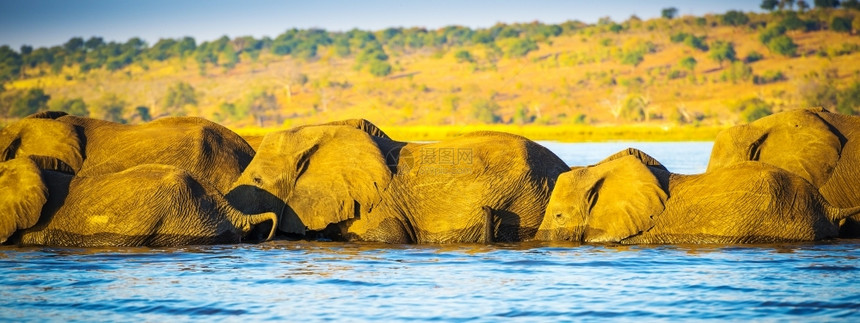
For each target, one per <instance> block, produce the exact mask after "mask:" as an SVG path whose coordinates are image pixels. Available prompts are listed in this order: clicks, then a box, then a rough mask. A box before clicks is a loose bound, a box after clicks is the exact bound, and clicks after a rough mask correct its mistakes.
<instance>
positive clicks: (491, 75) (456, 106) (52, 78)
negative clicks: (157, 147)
mask: <svg viewBox="0 0 860 323" xmlns="http://www.w3.org/2000/svg"><path fill="white" fill-rule="evenodd" d="M687 18H689V17H685V18H684V19H687ZM708 19H709V21H713V20H714V17H713V16H709V17H708ZM769 19H776V18H769ZM648 23H655V24H657V25H658V27H657V28H656V29H654V30H651V31H649V30H648V29H647V28H645V27H642V26H643V25H644V24H648ZM638 26H639V27H634V28H632V29H630V30H625V31H623V32H621V33H618V34H616V33H612V32H608V31H602V30H601V29H600V27H589V28H586V29H581V30H579V31H577V32H575V33H572V34H568V35H563V36H560V37H555V38H552V39H551V42H541V43H539V49H538V50H536V51H534V52H531V53H529V54H528V55H527V56H526V57H522V58H512V57H507V56H502V57H496V58H493V59H490V58H489V57H488V56H487V54H488V52H489V51H488V50H487V48H486V47H485V46H483V45H470V46H465V47H453V48H445V49H442V50H440V51H437V50H436V49H420V50H399V49H392V48H386V51H387V52H388V53H389V56H390V59H389V62H390V63H391V64H392V65H393V66H394V70H393V72H392V75H390V76H388V77H383V78H380V77H375V76H372V75H370V73H368V72H367V71H366V70H356V69H354V66H355V60H354V58H353V57H347V58H339V57H336V56H335V55H333V54H331V49H330V48H325V47H323V48H320V50H319V53H320V57H319V58H318V59H314V60H311V61H304V60H300V59H296V58H294V57H290V56H283V57H281V56H275V55H273V54H271V53H267V52H266V53H263V54H262V55H261V56H260V59H259V60H258V61H256V62H251V61H250V60H248V59H245V60H243V61H242V62H241V63H239V64H238V65H236V67H235V68H233V69H231V70H225V69H224V68H223V67H216V66H211V65H210V66H208V67H207V69H206V71H207V74H206V75H202V76H201V75H199V74H198V66H197V63H196V62H194V60H193V59H186V60H185V61H184V62H183V61H180V60H179V59H173V60H169V61H166V62H149V63H148V65H147V67H146V68H142V67H140V66H137V65H133V66H130V67H128V68H125V69H123V70H120V71H116V72H107V71H105V70H96V71H91V72H89V73H85V74H83V73H80V72H78V71H77V70H76V68H64V70H63V72H62V73H61V75H52V74H51V73H47V74H46V75H45V76H38V75H39V74H38V73H36V72H37V71H30V72H28V75H30V76H31V77H30V78H27V79H24V80H19V81H13V82H10V83H8V84H6V85H5V86H6V88H7V89H26V88H32V87H42V88H44V90H45V91H46V93H48V94H49V95H51V97H52V98H58V99H62V98H76V97H81V98H83V99H84V101H86V102H87V104H97V102H98V101H99V99H100V98H101V97H102V96H104V95H105V94H107V93H115V94H118V96H119V97H120V98H122V99H124V100H125V102H126V103H127V108H128V110H129V111H130V110H132V109H133V108H134V107H137V106H146V107H149V108H150V109H151V114H152V115H156V116H157V115H160V114H162V113H163V112H164V111H165V108H164V107H163V105H164V98H165V96H166V92H167V89H168V88H169V87H170V86H172V85H174V84H176V83H177V82H180V81H183V82H188V83H189V84H191V85H192V86H193V87H194V88H195V90H196V92H197V93H198V104H197V106H189V107H188V109H187V114H188V115H197V116H202V117H205V118H210V119H213V120H215V121H218V122H220V123H223V124H225V125H228V126H230V127H234V128H245V127H249V126H251V125H254V124H255V123H254V120H253V119H252V118H251V117H248V118H245V119H241V120H232V119H227V118H223V116H219V115H218V107H219V106H220V105H221V104H223V103H235V104H239V103H241V102H242V100H244V99H245V97H246V96H247V94H248V93H250V92H252V91H254V90H256V89H262V90H265V91H268V92H269V93H272V94H273V95H274V96H275V97H276V99H277V102H278V105H279V110H278V111H277V112H276V113H275V114H278V115H280V116H281V117H282V118H281V119H278V120H277V121H268V122H267V123H266V124H265V125H266V126H267V127H273V128H279V127H291V126H296V125H301V124H314V123H324V122H330V121H333V120H339V119H347V118H364V119H368V120H370V121H371V122H373V123H375V124H377V125H380V126H383V128H384V129H385V130H386V131H387V132H390V133H391V134H392V136H393V137H395V138H398V137H399V136H400V137H402V138H405V139H415V140H435V139H441V138H447V137H450V136H453V135H455V134H457V133H461V132H463V131H464V130H463V129H468V130H477V129H489V130H502V131H507V132H514V133H520V134H523V135H526V136H527V137H529V138H532V139H537V140H544V139H547V140H563V141H583V140H584V141H603V140H624V139H642V140H693V139H695V140H699V139H708V138H712V137H713V136H714V134H715V133H716V130H715V129H719V128H720V127H725V126H731V125H734V124H737V123H739V122H741V119H740V117H739V116H738V112H737V111H733V110H732V106H733V105H735V103H736V102H738V101H739V100H743V99H747V98H752V97H757V98H761V99H763V100H764V101H766V102H767V103H768V104H771V105H772V106H773V110H774V112H779V111H782V110H788V109H794V108H805V107H806V106H805V104H806V103H805V101H804V99H803V97H802V95H801V89H802V87H803V85H804V82H805V77H806V76H808V75H810V74H814V73H819V74H821V73H822V72H823V71H825V70H828V69H837V70H838V77H837V78H836V79H835V80H833V81H834V84H835V85H836V86H837V87H838V88H845V87H846V86H848V85H850V84H851V83H853V82H856V81H858V80H860V52H854V53H851V54H849V55H843V56H836V57H820V56H819V55H816V54H814V53H815V52H817V51H822V50H824V51H826V50H827V49H828V48H839V47H841V46H842V45H843V44H860V37H857V36H856V35H850V34H847V33H836V32H832V31H826V30H823V31H812V32H807V33H800V32H790V33H789V36H790V37H792V39H794V41H795V42H796V43H797V44H798V45H799V48H798V53H799V55H798V56H796V57H790V58H787V57H782V56H779V55H777V54H773V53H771V52H770V51H769V50H768V49H767V48H766V47H765V46H764V45H763V44H761V42H760V41H759V32H760V31H758V30H753V29H751V28H746V27H742V28H735V27H726V26H718V27H700V26H696V25H695V24H686V23H683V22H682V20H679V19H675V20H672V21H666V20H660V19H656V20H652V21H646V22H641V23H638ZM677 32H686V33H691V34H695V35H697V36H705V37H706V39H707V43H708V44H712V43H713V42H714V41H717V40H722V41H730V42H732V43H733V44H734V46H735V49H736V52H737V56H738V57H739V58H741V59H742V58H743V57H745V56H746V55H747V54H748V53H750V52H751V51H756V52H758V53H760V54H763V55H764V59H763V60H761V61H757V62H754V63H751V64H749V66H750V67H751V68H752V69H753V74H755V75H762V74H764V73H765V72H767V71H780V72H782V73H783V74H784V75H785V76H786V78H787V80H785V81H780V82H775V83H770V84H761V85H756V84H753V83H752V81H751V80H746V81H738V82H736V83H732V82H726V81H722V80H720V76H721V74H722V73H723V72H724V71H725V67H726V66H727V65H728V64H727V63H724V64H723V68H720V66H719V64H718V63H717V62H716V61H714V60H712V59H710V58H709V57H708V53H707V52H703V51H700V50H697V49H693V48H691V47H689V46H687V45H684V44H682V43H672V42H671V41H670V40H669V37H670V35H671V34H674V33H677ZM604 40H608V42H609V43H608V44H609V45H608V46H607V45H603V43H604ZM643 42H652V43H653V44H654V45H655V47H656V48H657V50H656V52H654V53H649V54H647V55H645V57H644V60H643V61H642V63H641V64H639V65H638V66H635V67H634V66H630V65H623V64H621V62H620V59H619V53H620V51H623V50H625V49H626V48H627V47H629V46H632V45H631V44H640V43H643ZM499 45H500V47H502V49H503V50H505V49H506V48H504V47H505V46H506V45H505V44H503V43H500V44H499ZM461 49H465V50H468V51H470V53H471V54H472V56H473V57H475V59H476V61H477V63H476V64H471V63H460V62H457V60H456V59H455V58H454V52H456V51H457V50H461ZM686 56H692V57H694V58H695V60H696V61H697V62H698V64H697V65H696V67H695V69H694V71H693V72H692V74H693V75H692V76H689V77H681V78H677V79H670V78H669V77H668V75H667V74H668V73H669V71H671V70H682V71H683V68H681V67H680V66H679V62H680V60H681V59H682V58H683V57H686ZM297 75H305V76H307V80H308V82H307V83H304V84H301V83H297V82H296V79H297V78H296V76H297ZM637 78H638V79H641V80H642V81H643V82H644V84H643V85H642V86H640V87H638V88H637V87H629V86H625V85H624V84H625V82H627V81H629V80H632V79H637ZM627 83H629V82H627ZM629 96H638V97H642V98H644V99H645V101H647V107H645V111H646V114H648V117H647V118H648V119H649V121H648V122H646V123H645V124H644V125H636V122H635V121H632V120H624V118H619V117H618V116H617V115H614V111H613V109H616V110H617V108H618V107H619V106H620V105H621V104H623V102H624V100H625V99H626V98H628V97H629ZM486 100H492V101H494V102H495V103H497V104H498V106H499V110H498V111H497V114H498V115H499V117H500V118H501V120H502V121H503V123H508V124H509V123H511V121H512V120H513V118H514V116H515V115H516V114H517V111H518V110H523V109H525V110H526V111H527V113H528V114H529V115H530V116H531V117H533V118H534V119H535V120H534V124H532V125H529V126H526V127H518V126H510V125H494V126H480V125H470V124H476V123H479V121H477V120H475V118H474V117H473V116H472V113H471V109H472V106H473V105H474V104H475V103H476V102H480V101H486ZM452 102H453V104H452ZM679 111H683V112H685V113H687V114H689V115H691V116H692V117H693V118H695V119H697V120H699V121H698V122H697V124H698V125H701V127H693V126H691V125H686V126H684V127H669V128H668V129H669V130H664V128H665V126H663V124H674V123H675V122H676V120H677V118H673V116H677V115H678V114H679ZM652 116H653V117H652ZM96 117H98V116H96ZM580 117H584V119H578V118H580ZM273 119H274V118H273ZM583 121H584V122H585V123H586V124H589V125H593V126H583V125H579V124H578V123H582V122H583ZM463 124H466V125H470V126H467V127H465V128H463V127H460V125H463ZM619 124H621V125H625V126H623V127H621V128H615V127H609V125H619ZM618 129H621V130H618ZM249 131H252V130H249ZM253 131H257V130H253ZM259 131H264V130H259ZM642 136H649V137H647V138H644V137H642ZM664 138H665V139H664Z"/></svg>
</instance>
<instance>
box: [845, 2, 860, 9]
mask: <svg viewBox="0 0 860 323" xmlns="http://www.w3.org/2000/svg"><path fill="white" fill-rule="evenodd" d="M842 8H845V9H854V10H860V1H858V0H845V1H842Z"/></svg>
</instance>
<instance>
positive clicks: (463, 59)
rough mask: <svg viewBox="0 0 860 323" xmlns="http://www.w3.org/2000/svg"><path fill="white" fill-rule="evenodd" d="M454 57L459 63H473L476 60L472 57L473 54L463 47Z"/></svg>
mask: <svg viewBox="0 0 860 323" xmlns="http://www.w3.org/2000/svg"><path fill="white" fill-rule="evenodd" d="M454 58H456V59H457V63H472V62H474V61H475V59H474V58H473V57H472V54H471V53H469V51H467V50H465V49H461V50H458V51H457V52H455V53H454Z"/></svg>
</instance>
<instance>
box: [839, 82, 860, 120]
mask: <svg viewBox="0 0 860 323" xmlns="http://www.w3.org/2000/svg"><path fill="white" fill-rule="evenodd" d="M838 97H839V104H837V105H836V111H839V112H840V113H844V114H852V115H857V114H860V82H854V84H852V85H851V86H849V87H848V88H846V89H845V90H843V91H840V92H839V94H838Z"/></svg>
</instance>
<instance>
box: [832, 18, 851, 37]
mask: <svg viewBox="0 0 860 323" xmlns="http://www.w3.org/2000/svg"><path fill="white" fill-rule="evenodd" d="M830 29H831V30H833V31H835V32H840V33H850V32H851V18H849V17H833V19H832V20H830Z"/></svg>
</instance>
